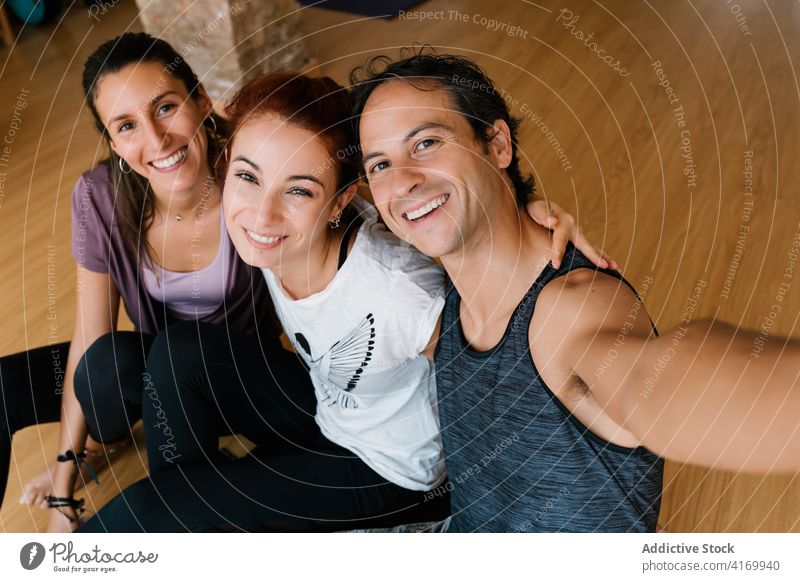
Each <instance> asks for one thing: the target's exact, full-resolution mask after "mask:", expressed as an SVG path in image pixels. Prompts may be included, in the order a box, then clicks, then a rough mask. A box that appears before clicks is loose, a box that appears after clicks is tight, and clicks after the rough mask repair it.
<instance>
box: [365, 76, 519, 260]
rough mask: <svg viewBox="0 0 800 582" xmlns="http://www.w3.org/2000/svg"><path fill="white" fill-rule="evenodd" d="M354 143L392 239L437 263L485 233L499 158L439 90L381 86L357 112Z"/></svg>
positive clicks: (498, 180) (499, 190)
mask: <svg viewBox="0 0 800 582" xmlns="http://www.w3.org/2000/svg"><path fill="white" fill-rule="evenodd" d="M360 140H361V146H362V149H363V155H364V170H365V172H366V174H367V178H368V180H369V186H370V190H371V191H372V196H373V198H374V200H375V204H376V205H377V207H378V209H379V210H380V212H381V215H382V216H383V219H384V221H385V222H386V224H387V226H388V227H389V228H391V229H392V231H394V233H395V234H397V235H398V236H399V237H401V238H403V239H404V240H407V241H408V242H410V243H412V244H414V245H415V246H416V247H417V248H418V249H419V250H420V251H422V252H423V253H425V254H427V255H429V256H433V257H445V256H447V255H450V254H452V253H456V252H459V251H460V250H461V249H462V248H463V247H464V246H465V244H467V245H469V244H470V241H471V240H473V238H474V237H475V235H476V234H479V233H485V232H486V229H487V228H488V227H489V224H490V219H491V216H492V214H493V210H494V208H495V207H496V205H497V204H498V202H499V201H500V199H501V196H503V195H504V194H503V191H504V190H506V188H505V182H504V176H505V174H506V173H505V171H504V169H505V167H507V161H506V160H505V158H506V156H504V155H502V153H501V155H498V152H497V151H496V148H495V147H492V144H484V143H483V142H482V141H480V140H478V139H477V138H476V136H475V133H474V131H473V129H472V127H471V126H470V125H469V123H468V122H467V120H466V119H465V118H464V116H463V115H462V114H461V113H460V112H459V111H458V110H457V109H456V107H455V105H454V104H453V102H452V99H451V98H450V95H449V94H448V92H447V91H446V90H445V89H443V88H437V87H435V86H433V87H424V86H422V87H421V88H417V87H415V86H414V85H412V84H411V83H409V82H406V81H402V80H397V81H388V82H385V83H383V84H382V85H380V86H379V87H377V88H376V89H375V90H374V91H373V92H372V94H371V95H370V97H369V99H368V100H367V102H366V104H365V106H364V110H363V112H362V114H361V120H360ZM512 196H513V194H512Z"/></svg>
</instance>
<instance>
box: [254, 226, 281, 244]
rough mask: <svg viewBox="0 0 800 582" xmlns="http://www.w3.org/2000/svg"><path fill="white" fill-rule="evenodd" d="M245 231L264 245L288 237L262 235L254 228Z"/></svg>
mask: <svg viewBox="0 0 800 582" xmlns="http://www.w3.org/2000/svg"><path fill="white" fill-rule="evenodd" d="M245 231H246V232H247V235H248V236H249V237H250V238H252V239H253V240H254V241H256V242H259V243H261V244H264V245H271V244H274V243H276V242H278V241H280V240H283V239H285V238H286V237H285V236H261V235H260V234H256V233H255V232H253V231H252V230H248V229H245Z"/></svg>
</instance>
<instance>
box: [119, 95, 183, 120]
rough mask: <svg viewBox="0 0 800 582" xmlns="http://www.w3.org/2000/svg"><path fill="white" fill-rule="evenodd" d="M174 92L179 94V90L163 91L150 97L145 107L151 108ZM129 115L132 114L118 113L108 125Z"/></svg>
mask: <svg viewBox="0 0 800 582" xmlns="http://www.w3.org/2000/svg"><path fill="white" fill-rule="evenodd" d="M173 93H174V94H175V95H178V93H177V91H164V92H163V93H161V94H160V95H157V96H156V97H154V98H153V99H150V101H148V102H147V105H145V108H146V109H150V108H151V107H152V106H153V104H154V103H158V102H159V101H161V100H162V99H163V98H164V97H166V96H167V95H171V94H173ZM128 117H130V114H129V113H123V114H121V115H117V116H115V117H112V118H111V119H109V120H108V125H111V124H112V123H115V122H117V121H121V120H123V119H126V118H128Z"/></svg>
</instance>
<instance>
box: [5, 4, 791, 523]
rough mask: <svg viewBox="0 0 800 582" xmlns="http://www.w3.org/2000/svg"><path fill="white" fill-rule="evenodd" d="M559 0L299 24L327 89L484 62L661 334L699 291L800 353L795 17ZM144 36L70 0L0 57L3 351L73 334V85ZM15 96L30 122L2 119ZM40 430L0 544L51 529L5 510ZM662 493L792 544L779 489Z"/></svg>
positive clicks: (86, 131)
mask: <svg viewBox="0 0 800 582" xmlns="http://www.w3.org/2000/svg"><path fill="white" fill-rule="evenodd" d="M567 4H568V5H569V6H570V7H571V8H570V10H571V12H572V14H571V15H570V14H567V13H560V12H559V10H560V8H561V7H562V6H563V5H564V4H563V3H555V2H546V1H542V2H538V3H534V2H527V1H524V2H523V1H514V0H506V1H503V2H497V1H479V0H474V1H469V0H468V1H458V2H457V1H455V0H451V1H448V0H431V1H429V2H425V3H423V4H422V5H420V6H419V8H420V9H424V10H427V11H437V14H436V16H438V17H439V19H436V20H429V21H426V22H422V23H421V22H419V21H418V20H410V19H395V20H391V21H374V20H366V19H364V18H361V17H357V16H353V15H346V14H342V13H335V12H329V11H325V10H319V9H308V10H304V11H303V18H304V24H303V27H304V29H305V31H306V32H307V33H308V37H307V39H306V42H307V44H308V47H309V51H310V53H311V54H312V56H314V57H316V58H318V59H319V62H320V67H321V69H322V71H323V72H324V73H326V74H329V75H331V76H333V77H334V78H336V79H337V80H339V81H341V82H344V81H345V80H346V74H347V72H348V70H349V69H350V68H351V67H352V66H354V65H357V64H359V63H361V62H362V61H363V60H364V59H365V58H366V57H368V56H371V55H374V54H380V53H388V54H391V55H395V54H397V51H396V49H397V48H398V47H401V46H403V45H408V44H410V43H414V42H422V43H429V44H432V45H436V46H437V47H439V48H440V50H442V51H452V52H459V53H462V54H465V55H468V56H470V57H473V58H475V59H477V60H478V61H480V63H481V64H482V65H483V66H484V67H485V68H486V69H487V71H488V72H489V73H490V75H491V76H492V77H493V78H494V79H495V81H496V82H497V86H498V89H500V90H502V91H503V92H504V93H503V94H504V95H505V96H506V98H507V100H508V101H509V103H510V104H511V106H512V109H513V112H514V113H515V114H516V115H518V116H520V117H523V118H527V119H526V122H525V124H524V126H523V127H524V129H523V131H522V135H521V150H522V153H523V157H524V159H525V165H526V167H527V168H529V169H531V170H532V171H533V172H534V174H535V177H536V180H537V184H538V191H539V193H540V194H543V195H546V196H547V197H549V198H551V199H553V200H556V201H558V202H560V203H561V204H562V205H564V206H565V207H567V208H568V209H570V210H571V211H572V212H575V213H576V214H577V216H578V217H579V220H580V223H581V224H582V225H584V227H585V229H586V230H587V231H588V233H589V234H590V235H591V237H592V238H593V239H594V240H595V241H598V242H601V243H603V245H604V246H605V247H606V248H607V249H608V250H609V251H610V252H611V253H612V254H613V256H614V257H616V258H617V259H618V260H619V262H620V263H621V265H623V268H624V272H625V274H626V275H627V277H628V278H629V279H630V280H631V281H633V282H634V283H635V284H636V285H638V286H639V287H640V288H641V289H643V290H644V288H645V287H646V293H643V294H644V295H645V304H646V306H647V308H648V310H649V311H650V313H651V315H652V317H653V319H654V321H655V322H656V323H657V325H658V326H659V327H661V328H663V329H666V328H669V327H671V326H675V325H676V324H678V323H679V322H680V321H681V319H682V317H683V314H684V313H685V312H686V311H687V308H688V306H689V302H690V300H691V297H692V294H693V290H694V289H695V287H696V286H697V285H698V283H699V284H700V285H701V286H702V285H703V284H705V287H704V288H703V290H702V294H701V299H700V303H699V307H698V309H697V313H698V314H699V315H701V316H704V317H718V318H719V319H721V320H724V321H726V322H730V323H732V324H735V325H741V326H746V327H751V328H760V327H761V326H762V325H767V327H768V328H769V331H770V339H769V341H778V340H777V339H776V337H775V336H776V335H778V334H784V335H792V336H794V337H799V336H800V329H798V326H797V319H798V314H800V281H798V280H797V279H798V277H800V275H798V273H800V271H798V270H797V269H795V270H794V272H792V271H791V266H790V265H789V262H788V261H789V255H790V252H791V250H792V243H793V241H794V240H795V237H797V236H798V235H800V222H799V221H800V199H798V187H797V182H795V180H797V177H798V167H797V165H796V164H797V160H798V158H799V157H800V87H799V85H798V70H797V66H796V63H798V62H799V61H800V3H798V2H797V1H794V0H784V1H774V2H761V1H755V0H735V2H731V3H725V2H720V1H718V0H687V1H685V2H673V1H672V0H661V1H653V0H649V1H642V2H628V1H625V0H616V1H604V2H602V4H600V3H594V2H590V1H588V0H573V1H572V2H569V3H567ZM576 17H577V19H576ZM482 19H484V20H482ZM489 19H491V20H494V21H496V22H497V23H499V24H497V25H492V24H491V23H489V22H488V20H489ZM16 25H17V29H16V30H19V23H16ZM511 26H517V27H518V30H517V32H516V33H515V35H514V36H509V34H508V33H509V32H512V31H511V28H510V27H511ZM140 28H141V25H140V23H139V22H138V20H137V19H136V11H135V5H134V4H133V2H131V1H130V0H124V1H122V2H120V3H119V4H118V5H117V6H116V7H114V8H113V10H111V11H110V12H109V14H107V15H105V16H103V17H102V18H101V19H100V22H94V21H93V20H91V19H89V18H87V14H86V12H85V10H84V9H82V8H81V6H79V5H78V6H76V7H75V8H73V9H72V10H71V11H70V12H68V13H67V14H66V16H65V17H64V19H63V21H62V22H61V23H60V25H59V26H57V27H56V26H50V27H44V28H40V29H25V30H23V31H22V33H21V34H20V36H19V39H18V41H17V44H16V45H15V46H14V47H13V48H12V49H11V50H9V49H8V48H3V49H0V134H2V136H0V139H3V138H4V137H10V138H11V139H12V143H11V144H10V145H9V150H10V154H9V157H10V160H6V161H7V167H2V166H0V172H3V173H0V180H3V181H0V258H1V259H2V260H0V297H2V302H0V321H2V322H3V325H2V333H1V334H0V354H8V353H12V352H15V351H19V350H23V349H25V348H28V347H35V346H39V345H43V344H45V343H47V342H48V341H49V340H52V339H54V338H57V339H58V340H60V341H64V340H67V339H69V337H70V333H71V329H72V325H73V300H74V295H73V286H74V262H73V260H72V258H71V255H70V243H69V241H70V200H69V194H70V190H71V187H72V185H73V183H74V182H75V180H76V178H77V177H78V176H79V175H80V174H81V173H82V172H83V171H84V170H85V169H86V168H88V167H90V166H91V165H92V164H93V163H95V161H96V160H98V159H100V158H101V157H102V156H103V150H102V148H101V147H100V146H99V141H98V138H97V136H96V134H95V132H94V129H93V127H92V123H91V122H90V120H89V117H88V115H87V114H86V112H85V111H83V110H82V96H81V92H80V83H79V79H80V69H81V65H82V62H83V59H84V58H85V57H86V56H87V54H88V53H89V52H90V51H91V50H92V49H93V48H94V47H95V46H96V45H97V44H98V43H99V42H100V41H101V40H103V39H106V38H108V37H111V36H113V35H115V34H117V33H119V32H121V31H123V30H126V29H134V30H138V29H140ZM590 33H593V36H592V38H591V39H589V40H588V41H587V40H586V37H587V36H588V35H589V34H590ZM581 38H582V39H583V40H581ZM593 43H596V44H593ZM601 50H602V51H604V52H603V53H600V56H598V54H597V52H596V51H601ZM601 56H602V57H606V61H609V63H607V62H605V61H604V60H602V59H601ZM189 61H190V63H191V58H189ZM659 63H660V64H659ZM668 90H669V92H668ZM18 95H21V96H22V99H21V100H22V101H24V104H25V107H24V109H23V108H21V107H20V108H18V109H17V112H16V114H15V111H14V104H15V103H16V101H17V96H18ZM16 125H19V129H16V130H15V129H14V127H16ZM12 126H14V127H12ZM11 131H15V133H14V135H10V132H11ZM2 145H3V144H2V142H0V154H2V153H3V149H2ZM559 148H561V150H563V152H560V151H558V150H559ZM745 172H748V174H747V175H746V174H745ZM750 173H751V175H750ZM792 176H794V178H792ZM746 188H752V195H751V194H750V190H747V191H746ZM741 227H745V228H741ZM48 260H50V261H51V262H50V263H49V264H50V271H49V272H48ZM785 275H788V278H787V277H785ZM792 275H794V279H792ZM48 277H50V281H48ZM782 282H786V283H789V289H788V292H787V293H785V294H784V295H781V294H780V292H781V287H780V285H781V283H782ZM48 283H50V286H49V287H48ZM783 290H784V291H786V289H785V288H784V289H783ZM773 305H777V306H778V309H779V310H780V313H779V314H778V315H777V317H776V318H775V319H774V323H771V319H768V317H769V314H770V311H771V310H772V311H774V309H773V308H772V306H773ZM51 325H52V326H53V327H52V328H51ZM770 326H771V327H770ZM51 330H52V331H51ZM798 413H800V411H798ZM55 435H56V432H55V427H54V425H48V426H41V427H32V428H29V429H26V430H24V431H22V432H21V433H19V434H17V435H16V436H15V440H14V450H13V452H14V463H13V465H12V468H11V477H10V483H9V487H8V492H7V495H6V499H5V501H4V503H3V507H2V511H0V529H2V530H5V531H35V530H41V529H42V528H43V527H44V526H45V524H46V515H45V512H44V511H42V510H39V509H32V510H29V509H28V508H26V507H22V506H18V505H17V504H16V499H17V497H18V496H19V492H20V487H21V483H23V482H24V481H25V480H26V479H27V478H28V477H30V476H32V475H33V474H35V473H36V472H37V471H39V470H41V468H42V467H44V466H45V463H46V459H52V458H53V456H54V455H55V453H56V450H55V447H56V440H55ZM138 445H139V446H138V447H137V448H136V449H134V450H131V452H130V454H129V455H128V456H127V457H126V458H124V459H123V460H121V461H120V462H118V463H117V464H116V465H115V467H114V473H113V476H107V477H106V479H105V480H104V481H103V484H102V486H99V487H98V486H91V487H90V488H89V493H90V495H91V501H92V503H93V504H96V505H100V504H102V503H104V502H105V501H106V500H108V499H109V498H110V497H111V496H113V495H114V493H115V492H117V491H118V490H119V488H120V487H122V486H124V485H125V484H127V483H130V482H131V481H133V480H135V479H137V478H139V477H140V476H142V475H144V451H143V449H142V447H141V440H140V441H139V442H138ZM665 485H666V490H665V494H664V502H663V507H662V513H661V523H662V524H663V525H664V526H665V528H666V529H667V530H668V531H673V532H675V531H800V503H798V502H797V500H798V499H800V482H799V481H798V479H797V478H796V477H794V476H772V477H762V476H752V475H734V474H729V473H721V472H716V471H707V470H702V469H698V468H695V467H688V466H677V465H674V464H669V465H668V470H667V475H666V483H665Z"/></svg>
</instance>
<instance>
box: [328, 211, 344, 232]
mask: <svg viewBox="0 0 800 582" xmlns="http://www.w3.org/2000/svg"><path fill="white" fill-rule="evenodd" d="M341 222H342V213H341V212H340V213H339V214H337V215H336V216H334V217H333V220H329V221H328V224H330V225H331V228H332V229H333V230H336V229H337V228H339V225H340V224H341Z"/></svg>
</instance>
